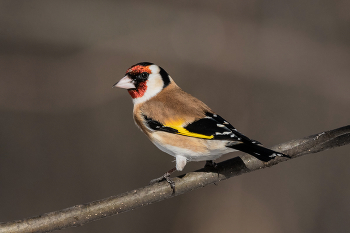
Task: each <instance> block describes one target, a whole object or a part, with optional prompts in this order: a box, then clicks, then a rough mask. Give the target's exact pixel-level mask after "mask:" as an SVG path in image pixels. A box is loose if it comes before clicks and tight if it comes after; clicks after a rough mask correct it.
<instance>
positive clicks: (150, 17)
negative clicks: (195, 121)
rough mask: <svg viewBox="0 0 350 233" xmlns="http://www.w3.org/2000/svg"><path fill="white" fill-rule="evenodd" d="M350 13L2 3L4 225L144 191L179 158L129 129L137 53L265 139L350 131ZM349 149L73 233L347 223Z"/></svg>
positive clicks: (341, 9) (334, 227) (340, 2)
mask: <svg viewBox="0 0 350 233" xmlns="http://www.w3.org/2000/svg"><path fill="white" fill-rule="evenodd" d="M349 12H350V2H349V1H346V0H336V1H331V0H318V1H316V0H311V1H304V0H296V1H287V0H282V1H281V0H279V1H277V0H268V1H267V0H235V1H207V0H202V1H169V2H165V1H159V0H152V1H149V2H145V1H112V0H101V1H93V0H85V1H82V0H76V1H25V0H24V1H23V0H22V1H11V0H1V1H0V95H1V96H0V222H5V221H11V220H17V219H22V218H25V217H30V216H35V215H38V214H42V213H46V212H50V211H54V210H59V209H63V208H66V207H69V206H73V205H76V204H81V203H86V202H89V201H93V200H97V199H102V198H105V197H108V196H112V195H116V194H120V193H122V192H125V191H128V190H131V189H134V188H138V187H142V186H144V185H146V184H147V183H148V182H149V180H151V179H153V178H155V177H158V176H160V175H161V174H163V173H164V172H165V171H166V170H167V169H169V168H171V167H172V166H173V165H174V163H173V158H172V157H171V156H170V155H167V154H165V153H163V152H161V151H159V150H158V149H157V148H156V147H155V146H153V145H152V144H151V143H150V142H149V141H148V139H147V138H146V137H145V136H144V135H143V134H142V133H141V132H140V131H139V130H138V129H137V128H136V126H135V125H134V123H133V119H132V103H131V99H130V97H129V95H128V93H127V92H126V91H125V90H121V89H112V88H111V87H112V85H113V84H114V83H115V82H117V81H118V80H119V79H120V78H122V77H123V75H124V73H125V71H126V69H127V68H129V67H130V66H131V65H133V64H135V63H137V62H141V61H150V62H154V63H156V64H158V65H160V66H162V67H163V68H164V69H165V70H167V71H168V73H169V74H170V75H171V76H172V77H173V78H174V79H175V81H176V82H177V84H178V85H179V86H180V87H182V88H183V89H184V90H185V91H187V92H189V93H191V94H193V95H194V96H196V97H198V98H199V99H201V100H203V101H204V102H205V103H207V104H208V105H209V106H211V107H212V108H213V109H214V110H215V111H216V112H218V113H219V114H220V115H222V116H223V117H224V118H226V119H227V120H228V121H230V122H231V123H232V124H233V125H234V126H235V127H236V128H238V129H239V130H240V131H242V132H244V133H245V134H246V135H248V136H250V137H251V138H254V139H256V140H259V141H261V142H263V143H264V144H265V145H266V146H272V145H275V144H278V143H281V142H284V141H288V140H291V139H295V138H301V137H304V136H308V135H311V134H314V133H318V132H321V131H323V130H328V129H334V128H337V127H341V126H344V125H348V124H349V118H350V109H349V101H350V94H349V86H350V13H349ZM348 154H349V147H343V148H339V149H335V150H331V151H326V152H322V153H319V154H315V155H307V156H304V157H301V158H298V159H295V160H292V161H289V162H286V163H283V164H280V165H278V166H276V167H273V168H271V169H264V170H261V171H257V172H253V173H250V174H245V175H243V176H240V177H236V178H233V179H230V180H228V181H225V182H220V183H219V184H218V186H214V185H212V186H209V187H206V188H204V189H200V190H196V191H193V192H191V193H188V194H186V195H183V196H180V197H176V198H172V199H170V200H166V201H163V202H160V203H156V204H154V205H151V206H147V207H144V208H141V209H137V210H134V211H131V212H128V213H125V214H121V215H117V216H114V217H111V218H107V219H104V220H101V221H97V222H94V223H90V224H87V225H85V226H83V227H79V228H71V229H66V230H63V231H62V232H65V233H71V232H72V233H78V232H84V233H86V232H145V233H147V232H260V233H265V232H269V233H271V232H287V233H289V232H290V233H294V232H308V233H309V232H315V233H316V232H317V233H323V232H346V231H347V230H348V229H349V227H350V222H349V217H350V201H349V197H350V171H349V168H348V166H349V165H348V164H349V162H350V157H349V155H348ZM237 155H239V153H236V154H229V155H226V156H224V157H223V159H227V158H231V157H233V156H237ZM203 165H204V163H190V164H189V165H188V166H186V169H185V172H189V171H192V170H195V169H198V168H201V167H202V166H203ZM177 175H179V173H177Z"/></svg>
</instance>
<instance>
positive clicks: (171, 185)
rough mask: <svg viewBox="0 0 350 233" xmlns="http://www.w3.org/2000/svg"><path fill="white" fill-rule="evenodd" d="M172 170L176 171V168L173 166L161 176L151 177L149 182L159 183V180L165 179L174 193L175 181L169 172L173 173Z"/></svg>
mask: <svg viewBox="0 0 350 233" xmlns="http://www.w3.org/2000/svg"><path fill="white" fill-rule="evenodd" d="M174 171H176V168H173V169H171V170H169V171H168V172H166V173H165V174H164V175H162V176H161V177H159V178H156V179H153V180H151V181H150V182H149V183H150V184H155V183H159V182H161V181H163V180H166V181H167V182H168V183H169V185H170V187H171V189H172V190H173V194H174V193H175V182H174V181H173V180H172V179H171V178H170V175H171V173H173V172H174Z"/></svg>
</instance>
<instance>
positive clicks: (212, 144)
mask: <svg viewBox="0 0 350 233" xmlns="http://www.w3.org/2000/svg"><path fill="white" fill-rule="evenodd" d="M199 140H201V139H199ZM153 143H154V144H155V145H156V146H157V147H158V148H159V149H160V150H162V151H164V152H165V153H168V154H170V155H172V156H174V157H176V156H179V155H181V156H184V157H185V158H186V159H187V160H188V161H205V160H215V159H218V158H219V157H221V156H222V155H224V154H227V153H230V152H234V151H236V150H234V149H232V148H228V147H226V146H225V145H226V143H227V141H219V140H203V148H202V149H203V150H201V151H194V150H191V148H183V147H178V146H173V145H169V144H163V143H159V142H158V141H157V140H154V141H153Z"/></svg>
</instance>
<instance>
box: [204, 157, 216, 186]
mask: <svg viewBox="0 0 350 233" xmlns="http://www.w3.org/2000/svg"><path fill="white" fill-rule="evenodd" d="M204 168H206V169H209V170H212V169H213V170H215V171H216V173H217V174H218V176H219V170H218V164H217V163H215V162H214V161H213V160H207V161H206V162H205V165H204ZM215 185H216V184H215Z"/></svg>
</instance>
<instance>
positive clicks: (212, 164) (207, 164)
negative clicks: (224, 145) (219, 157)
mask: <svg viewBox="0 0 350 233" xmlns="http://www.w3.org/2000/svg"><path fill="white" fill-rule="evenodd" d="M204 167H205V168H209V169H210V168H214V169H217V168H218V164H217V163H215V162H214V161H213V160H207V161H205V165H204Z"/></svg>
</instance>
